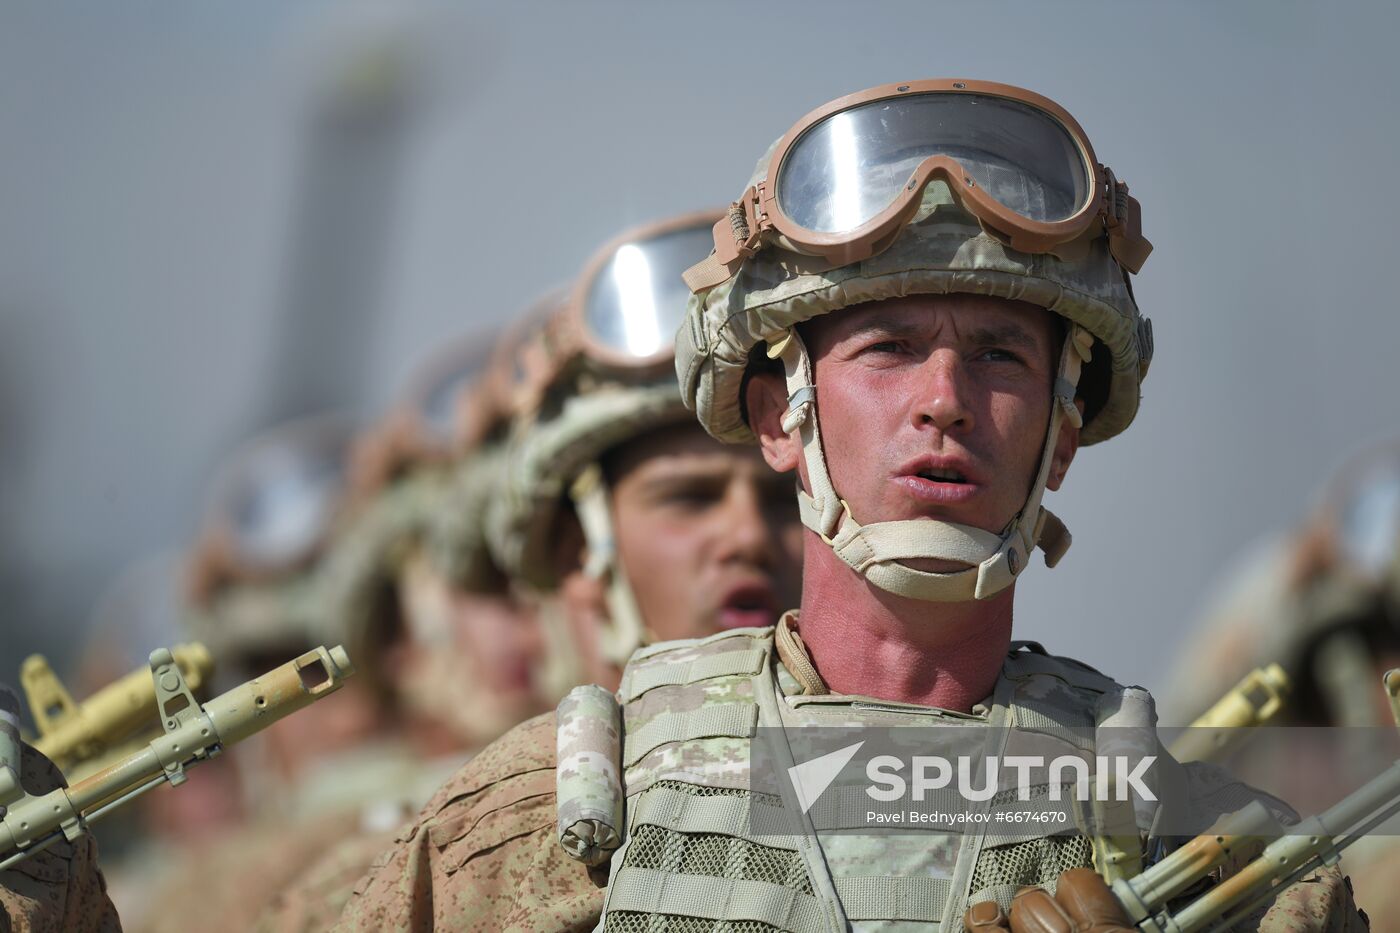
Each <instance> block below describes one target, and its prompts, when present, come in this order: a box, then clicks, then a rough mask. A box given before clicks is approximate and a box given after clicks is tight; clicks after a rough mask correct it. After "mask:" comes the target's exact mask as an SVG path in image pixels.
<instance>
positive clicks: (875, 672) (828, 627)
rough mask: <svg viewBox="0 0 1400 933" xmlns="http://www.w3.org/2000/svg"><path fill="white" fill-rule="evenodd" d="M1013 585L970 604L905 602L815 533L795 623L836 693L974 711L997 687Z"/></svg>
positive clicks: (809, 544)
mask: <svg viewBox="0 0 1400 933" xmlns="http://www.w3.org/2000/svg"><path fill="white" fill-rule="evenodd" d="M1014 591H1015V587H1014V586H1013V587H1008V588H1007V589H1006V590H1003V591H1002V592H1001V593H998V594H997V595H996V596H994V597H992V598H991V599H987V600H981V601H972V602H965V603H932V602H922V601H920V600H915V599H907V598H905V597H902V596H895V595H894V594H892V593H886V592H885V591H884V590H881V589H879V588H878V587H875V586H874V585H872V584H870V583H869V582H867V581H866V580H865V579H864V578H863V577H861V576H860V575H859V574H857V573H856V572H855V571H853V570H852V569H851V568H850V567H848V566H847V565H846V564H844V563H843V562H842V561H841V560H840V558H838V557H837V556H836V555H835V554H834V553H832V551H831V548H830V547H828V546H827V545H826V544H824V543H823V542H821V541H820V540H809V541H808V542H807V545H806V548H805V549H804V555H803V571H802V612H801V616H800V617H799V621H798V628H799V631H800V633H801V636H802V640H803V642H805V643H806V646H807V651H808V653H809V654H810V655H811V658H812V663H813V664H815V665H816V668H817V671H818V673H820V674H821V676H822V680H824V681H825V682H826V685H827V686H828V687H829V688H830V689H831V690H832V692H833V693H845V694H862V695H864V696H872V697H878V698H879V699H882V700H894V701H898V702H902V703H917V704H919V705H921V706H937V707H940V708H942V709H950V710H960V711H963V712H967V711H968V710H971V709H972V706H973V705H974V704H975V703H978V702H979V701H981V700H984V699H986V698H987V696H988V695H989V694H991V692H992V688H993V686H994V685H995V684H996V680H997V676H998V674H999V673H1000V672H1001V668H1002V664H1003V662H1004V661H1005V660H1006V652H1007V650H1008V648H1009V647H1010V644H1011V605H1012V601H1013V596H1014Z"/></svg>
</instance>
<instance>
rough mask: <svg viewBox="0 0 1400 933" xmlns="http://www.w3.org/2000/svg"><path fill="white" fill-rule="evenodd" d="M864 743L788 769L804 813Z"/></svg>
mask: <svg viewBox="0 0 1400 933" xmlns="http://www.w3.org/2000/svg"><path fill="white" fill-rule="evenodd" d="M864 744H865V742H863V741H861V742H857V743H856V744H854V745H847V746H846V747H845V748H838V749H837V750H836V751H834V752H828V753H827V754H825V755H822V756H820V757H818V758H813V759H812V760H811V761H804V762H802V764H800V765H793V766H792V767H791V768H788V769H787V771H788V779H789V780H791V781H792V789H793V790H794V791H796V793H797V802H798V804H799V805H800V806H801V807H802V812H803V813H806V812H807V811H808V810H810V809H812V804H814V803H816V802H817V798H818V797H820V796H821V795H822V794H823V793H825V792H826V789H827V788H828V787H830V786H831V782H832V781H834V780H836V776H837V775H838V774H840V773H841V769H842V768H844V767H846V765H847V763H849V762H850V760H851V759H852V758H854V757H855V756H856V752H858V751H860V747H861V746H862V745H864Z"/></svg>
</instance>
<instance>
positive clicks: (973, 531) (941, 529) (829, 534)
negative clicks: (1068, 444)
mask: <svg viewBox="0 0 1400 933" xmlns="http://www.w3.org/2000/svg"><path fill="white" fill-rule="evenodd" d="M1092 346H1093V336H1092V335H1091V334H1090V333H1089V332H1088V331H1087V330H1085V329H1084V328H1082V327H1080V326H1079V325H1077V324H1070V325H1069V330H1068V333H1067V334H1066V335H1065V342H1064V348H1063V350H1062V351H1061V353H1060V365H1059V371H1058V373H1057V375H1056V377H1055V388H1054V402H1053V404H1052V405H1051V408H1050V423H1049V425H1048V426H1047V428H1046V432H1045V444H1044V446H1043V447H1042V449H1041V455H1040V468H1039V470H1038V471H1037V472H1036V477H1035V483H1034V484H1033V485H1032V486H1031V490H1030V494H1029V495H1028V496H1027V497H1026V503H1025V505H1023V506H1022V507H1021V511H1020V512H1019V513H1017V515H1016V517H1015V518H1013V519H1012V520H1011V521H1010V523H1008V525H1007V527H1006V528H1005V529H1004V530H1003V531H1002V533H1001V534H993V533H991V532H989V531H983V530H982V529H980V528H973V527H971V526H969V525H959V524H956V523H954V522H946V521H940V520H938V519H914V520H903V521H891V522H874V523H872V524H869V525H861V524H860V523H859V522H857V521H856V520H855V518H854V517H853V516H852V515H851V510H850V507H849V506H848V505H847V504H846V502H845V501H844V500H843V499H841V497H840V496H839V495H837V493H836V489H835V488H834V487H833V486H832V483H831V474H830V473H828V472H827V468H826V456H825V454H824V453H823V451H822V437H821V427H820V425H819V423H818V419H817V389H816V384H815V383H814V382H813V380H812V361H811V358H810V356H809V355H808V353H807V347H806V346H805V345H804V344H803V342H802V338H801V337H800V336H799V335H798V333H797V331H796V329H792V328H790V329H789V330H788V331H787V333H786V334H784V335H783V337H781V338H780V339H779V340H778V341H777V342H776V343H773V344H770V346H769V348H768V356H769V357H770V358H773V359H778V358H781V359H782V361H783V368H784V370H785V372H786V376H787V390H788V410H787V412H786V413H785V414H784V416H783V430H784V431H786V432H788V433H789V434H791V433H792V432H793V431H799V432H800V435H799V436H800V438H801V441H802V457H803V459H804V461H805V462H806V464H807V478H808V481H809V482H810V483H811V486H812V493H811V495H808V494H807V492H806V491H804V490H803V489H801V488H800V487H799V488H798V490H797V503H798V509H799V512H800V514H801V517H802V524H804V525H806V526H807V527H808V528H810V529H811V530H812V531H815V532H816V533H817V534H819V535H821V537H822V540H823V541H825V542H826V543H827V544H829V545H831V548H832V550H833V551H835V552H836V556H837V557H839V558H841V560H842V561H844V562H845V563H846V564H848V565H849V566H850V567H851V568H852V569H853V570H855V571H856V572H857V573H859V574H861V575H862V576H864V577H865V578H866V579H867V580H869V581H870V582H871V583H873V584H875V585H876V586H878V587H879V588H880V589H882V590H885V591H887V592H890V593H894V594H896V595H899V596H906V597H909V598H911V599H920V600H925V601H928V602H964V601H967V600H970V599H986V598H988V597H990V596H992V595H993V594H995V593H998V592H1000V591H1001V590H1003V589H1005V588H1006V587H1008V586H1010V585H1011V584H1012V582H1014V581H1015V579H1016V575H1017V574H1019V573H1020V572H1021V571H1022V570H1024V569H1025V567H1026V564H1027V563H1028V562H1029V561H1028V558H1029V556H1030V552H1031V550H1032V549H1034V548H1035V547H1036V545H1037V544H1039V545H1040V547H1041V549H1042V550H1043V551H1044V552H1045V563H1046V565H1047V566H1050V567H1053V566H1055V564H1056V563H1057V562H1058V561H1059V559H1060V558H1061V557H1062V556H1063V555H1064V553H1065V551H1067V550H1068V549H1069V544H1070V536H1069V531H1068V530H1067V529H1066V528H1065V526H1064V523H1063V522H1061V521H1060V520H1059V519H1058V518H1056V517H1055V516H1054V515H1052V514H1051V513H1050V512H1049V510H1047V509H1044V508H1042V507H1041V505H1040V500H1041V497H1042V496H1043V495H1044V494H1045V483H1046V481H1047V480H1048V479H1049V477H1050V465H1051V461H1052V460H1053V459H1054V454H1055V441H1056V438H1057V437H1058V435H1059V433H1060V425H1061V423H1062V422H1063V421H1065V420H1068V421H1069V422H1070V423H1071V424H1073V425H1074V426H1075V427H1081V426H1082V424H1083V419H1082V418H1081V416H1080V414H1079V409H1078V408H1076V407H1075V405H1074V395H1075V391H1076V389H1077V388H1078V385H1079V374H1080V370H1081V367H1082V366H1083V364H1084V363H1086V362H1088V360H1089V354H1090V350H1091V348H1092ZM919 559H924V560H927V559H937V560H944V561H952V562H955V563H959V564H964V565H966V567H967V569H965V570H957V571H952V572H948V573H932V572H929V571H924V570H915V569H913V568H911V567H907V566H905V565H904V564H901V563H899V562H900V561H904V560H919Z"/></svg>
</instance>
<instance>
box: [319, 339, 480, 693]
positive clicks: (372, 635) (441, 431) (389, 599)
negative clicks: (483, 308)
mask: <svg viewBox="0 0 1400 933" xmlns="http://www.w3.org/2000/svg"><path fill="white" fill-rule="evenodd" d="M494 343H495V341H494V339H493V336H492V335H489V334H485V335H483V334H477V335H472V336H469V337H466V338H463V339H461V340H457V341H454V342H451V343H449V344H447V345H446V346H444V347H443V348H442V349H440V350H439V351H438V352H437V353H436V354H434V355H433V357H432V358H430V359H429V360H428V362H427V363H426V364H424V365H423V366H421V367H419V369H418V370H417V371H416V372H414V374H413V375H412V376H411V378H410V379H409V380H408V383H407V386H406V388H405V390H404V392H403V393H402V394H401V395H400V397H399V399H398V400H397V402H395V404H394V405H393V406H392V407H391V408H390V410H389V411H388V413H387V414H386V415H385V416H384V417H383V418H382V419H380V421H379V423H378V424H376V425H375V426H374V427H372V428H371V429H370V430H368V431H367V432H365V433H364V434H363V435H362V436H361V437H360V438H359V439H358V440H357V442H356V445H355V450H354V455H353V457H352V466H351V486H352V489H353V496H352V499H351V501H350V504H349V505H348V506H347V508H346V509H345V510H344V514H343V515H342V517H341V519H340V521H339V523H338V527H337V528H336V531H335V533H334V535H333V541H332V543H331V545H330V547H329V548H328V549H327V552H326V555H325V557H324V559H323V560H322V562H321V567H320V568H319V569H318V577H319V588H318V589H319V592H320V594H321V599H322V606H321V611H320V612H319V613H318V616H317V618H318V629H319V633H320V636H321V638H322V639H323V640H326V641H331V642H336V643H343V644H345V645H347V646H351V648H352V651H354V650H355V649H358V654H359V655H360V656H363V657H366V658H373V657H376V656H378V655H380V654H381V653H382V651H383V649H384V648H385V646H386V645H387V644H388V643H389V642H390V641H392V640H393V639H394V638H396V637H398V636H399V634H405V635H407V636H408V637H410V638H411V639H413V640H414V641H416V642H419V643H422V644H425V645H434V644H439V643H441V642H443V641H444V640H446V639H448V638H449V637H450V634H449V632H448V623H447V620H446V613H447V612H448V608H447V606H446V605H445V602H446V600H445V598H439V597H440V596H441V594H439V596H437V597H435V596H432V595H431V594H432V593H434V592H435V591H438V590H441V589H442V588H443V587H444V586H446V585H447V584H449V583H450V584H453V585H457V586H461V587H463V588H465V589H468V590H472V591H488V590H491V589H492V588H495V587H498V581H499V573H498V572H495V571H494V569H493V567H492V565H491V563H490V560H489V557H488V556H487V552H486V548H485V545H484V542H483V540H482V538H481V534H480V514H481V512H482V510H483V508H484V501H485V500H486V499H489V498H490V496H491V495H492V494H493V490H494V488H495V483H494V474H493V471H492V470H491V469H489V468H486V469H484V468H483V466H484V465H486V466H489V463H490V462H494V461H493V460H492V457H491V456H490V449H491V447H492V445H493V444H494V442H495V441H496V440H498V439H499V434H500V433H501V431H502V425H503V423H504V418H503V417H502V415H501V413H500V412H499V411H497V410H496V409H495V408H494V406H492V405H491V403H490V400H489V398H488V395H487V393H486V392H484V391H483V389H482V386H481V383H482V379H483V374H484V372H485V371H486V369H487V366H488V363H489V361H490V359H491V353H492V349H493V347H494ZM484 461H485V463H484ZM406 580H409V581H410V583H413V582H422V583H424V585H423V586H415V585H408V586H405V585H404V583H405V581H406ZM418 594H424V595H423V596H422V598H421V599H420V598H417V597H418ZM401 599H408V600H412V601H413V602H414V603H415V605H414V606H413V608H412V609H411V610H410V611H407V612H401V611H400V608H401V607H400V600H401ZM400 624H402V626H403V627H404V628H405V629H406V631H404V632H402V633H400V631H399V625H400ZM367 669H368V670H370V671H371V672H373V671H374V670H375V668H374V666H372V665H371V666H369V667H368V668H367ZM380 686H381V688H384V685H383V684H381V685H380ZM385 689H387V688H385Z"/></svg>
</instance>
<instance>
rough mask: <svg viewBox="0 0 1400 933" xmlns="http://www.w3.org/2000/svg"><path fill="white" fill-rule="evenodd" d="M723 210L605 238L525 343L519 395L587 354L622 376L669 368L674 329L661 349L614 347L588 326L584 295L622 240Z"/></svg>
mask: <svg viewBox="0 0 1400 933" xmlns="http://www.w3.org/2000/svg"><path fill="white" fill-rule="evenodd" d="M724 216H725V214H724V212H723V211H719V210H707V211H694V212H692V213H689V214H684V215H681V216H679V217H673V218H670V219H668V220H663V221H658V222H656V223H651V224H646V225H644V226H641V227H634V228H633V229H631V230H628V231H626V232H625V233H623V234H621V235H619V236H617V237H614V238H613V239H612V240H609V241H608V243H607V244H605V245H604V246H603V247H602V248H601V249H599V250H598V251H597V252H596V253H594V254H593V256H592V257H591V258H590V259H589V260H588V263H587V264H586V265H585V266H584V267H583V272H582V273H581V274H580V276H579V277H578V279H577V281H576V282H575V283H574V285H573V287H572V288H570V289H569V292H568V297H567V298H566V299H565V301H564V304H563V306H562V307H560V308H559V309H558V311H557V312H556V313H554V314H553V315H551V316H550V317H549V318H548V319H547V320H546V321H545V323H544V325H543V327H542V328H541V331H540V333H539V334H538V336H537V339H535V340H534V341H532V342H531V343H530V345H529V346H528V347H526V348H525V352H524V356H523V358H522V361H521V363H522V367H523V369H524V372H525V374H526V384H525V386H524V387H523V388H524V392H523V395H524V397H525V398H527V399H531V400H535V401H538V400H539V399H540V398H542V397H543V396H544V393H545V392H546V391H548V389H549V387H550V386H552V385H554V384H555V383H556V382H557V381H558V380H559V379H560V378H561V377H562V376H563V374H564V373H565V371H566V370H568V369H569V368H570V367H571V366H572V365H574V364H575V363H576V362H577V361H579V360H588V361H590V362H591V363H593V364H595V365H596V366H597V367H598V368H600V369H602V370H604V371H607V372H614V373H624V374H626V375H627V376H628V378H636V379H646V378H650V377H652V376H660V375H661V374H662V373H664V372H666V371H668V370H670V369H671V368H672V367H673V366H674V360H675V335H674V334H667V335H665V336H666V340H665V341H664V343H663V346H662V347H661V349H659V350H657V352H655V353H653V354H651V355H649V356H632V355H630V354H627V353H623V352H620V351H618V350H617V349H616V348H614V347H610V346H608V345H607V344H605V343H603V342H602V341H600V340H599V339H598V338H597V337H596V336H595V335H594V333H593V332H592V330H591V329H590V328H589V326H588V321H587V317H586V315H587V312H588V296H589V294H590V293H591V292H592V290H593V284H594V282H595V281H596V280H597V278H598V276H599V275H601V274H602V273H603V270H604V269H606V268H607V267H608V263H610V262H611V261H612V259H613V257H615V256H616V255H617V252H618V250H620V249H621V248H622V247H624V246H626V245H628V244H637V245H644V244H645V243H646V242H647V241H648V240H654V239H657V238H659V237H662V236H665V235H666V234H668V233H674V232H676V231H678V230H685V229H689V228H695V229H703V228H705V227H713V226H714V224H715V223H716V222H717V221H719V220H721V219H722V218H723V217H724Z"/></svg>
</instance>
